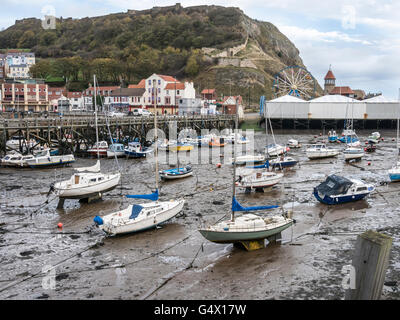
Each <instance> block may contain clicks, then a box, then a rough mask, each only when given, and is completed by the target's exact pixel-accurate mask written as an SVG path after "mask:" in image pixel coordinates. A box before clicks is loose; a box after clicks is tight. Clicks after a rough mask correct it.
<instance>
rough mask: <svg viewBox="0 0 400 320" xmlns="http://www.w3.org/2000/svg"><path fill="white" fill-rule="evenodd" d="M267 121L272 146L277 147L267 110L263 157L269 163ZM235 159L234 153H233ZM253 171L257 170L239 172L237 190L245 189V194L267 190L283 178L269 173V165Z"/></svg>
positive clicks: (277, 174)
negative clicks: (264, 156)
mask: <svg viewBox="0 0 400 320" xmlns="http://www.w3.org/2000/svg"><path fill="white" fill-rule="evenodd" d="M268 121H269V125H270V127H271V134H272V138H273V140H274V143H273V144H272V145H274V146H278V145H277V144H276V143H275V136H274V132H273V129H272V124H271V121H270V119H269V116H268V110H267V117H266V118H265V131H266V140H267V147H266V152H265V155H266V158H267V160H266V161H267V162H268V161H269V156H270V155H271V152H270V150H269V148H270V146H271V145H269V144H268ZM276 155H277V154H276ZM235 157H236V153H235ZM236 162H237V160H236V161H235V163H236ZM257 168H258V169H257ZM254 169H257V170H245V171H242V172H241V174H240V175H239V179H238V181H237V182H236V185H237V187H238V188H242V189H245V190H246V192H250V191H251V190H262V189H264V188H269V187H272V186H274V185H276V184H277V183H279V182H280V181H281V180H282V178H283V174H282V173H275V172H271V171H269V165H265V166H255V167H254Z"/></svg>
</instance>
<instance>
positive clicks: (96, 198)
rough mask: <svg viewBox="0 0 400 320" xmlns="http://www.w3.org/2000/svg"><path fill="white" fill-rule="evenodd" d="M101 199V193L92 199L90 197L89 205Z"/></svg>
mask: <svg viewBox="0 0 400 320" xmlns="http://www.w3.org/2000/svg"><path fill="white" fill-rule="evenodd" d="M100 199H101V193H100V192H99V193H98V194H96V195H94V196H92V197H89V198H88V199H87V203H91V202H93V201H96V200H100Z"/></svg>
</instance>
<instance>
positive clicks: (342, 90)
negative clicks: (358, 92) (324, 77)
mask: <svg viewBox="0 0 400 320" xmlns="http://www.w3.org/2000/svg"><path fill="white" fill-rule="evenodd" d="M329 94H338V95H342V96H346V97H350V98H353V97H354V91H353V90H351V88H350V87H334V88H333V89H332V90H331V91H330V92H329Z"/></svg>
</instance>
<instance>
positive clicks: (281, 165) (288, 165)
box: [270, 161, 298, 168]
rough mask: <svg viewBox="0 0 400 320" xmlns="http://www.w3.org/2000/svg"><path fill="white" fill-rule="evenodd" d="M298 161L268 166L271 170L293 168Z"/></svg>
mask: <svg viewBox="0 0 400 320" xmlns="http://www.w3.org/2000/svg"><path fill="white" fill-rule="evenodd" d="M297 163H298V161H284V162H279V163H270V166H271V167H272V168H281V167H282V168H289V167H294V166H295V165H296V164H297Z"/></svg>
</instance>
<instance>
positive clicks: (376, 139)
mask: <svg viewBox="0 0 400 320" xmlns="http://www.w3.org/2000/svg"><path fill="white" fill-rule="evenodd" d="M380 138H381V134H380V133H379V132H373V133H372V134H371V135H370V136H369V137H368V143H370V144H377V143H379V141H380Z"/></svg>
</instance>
